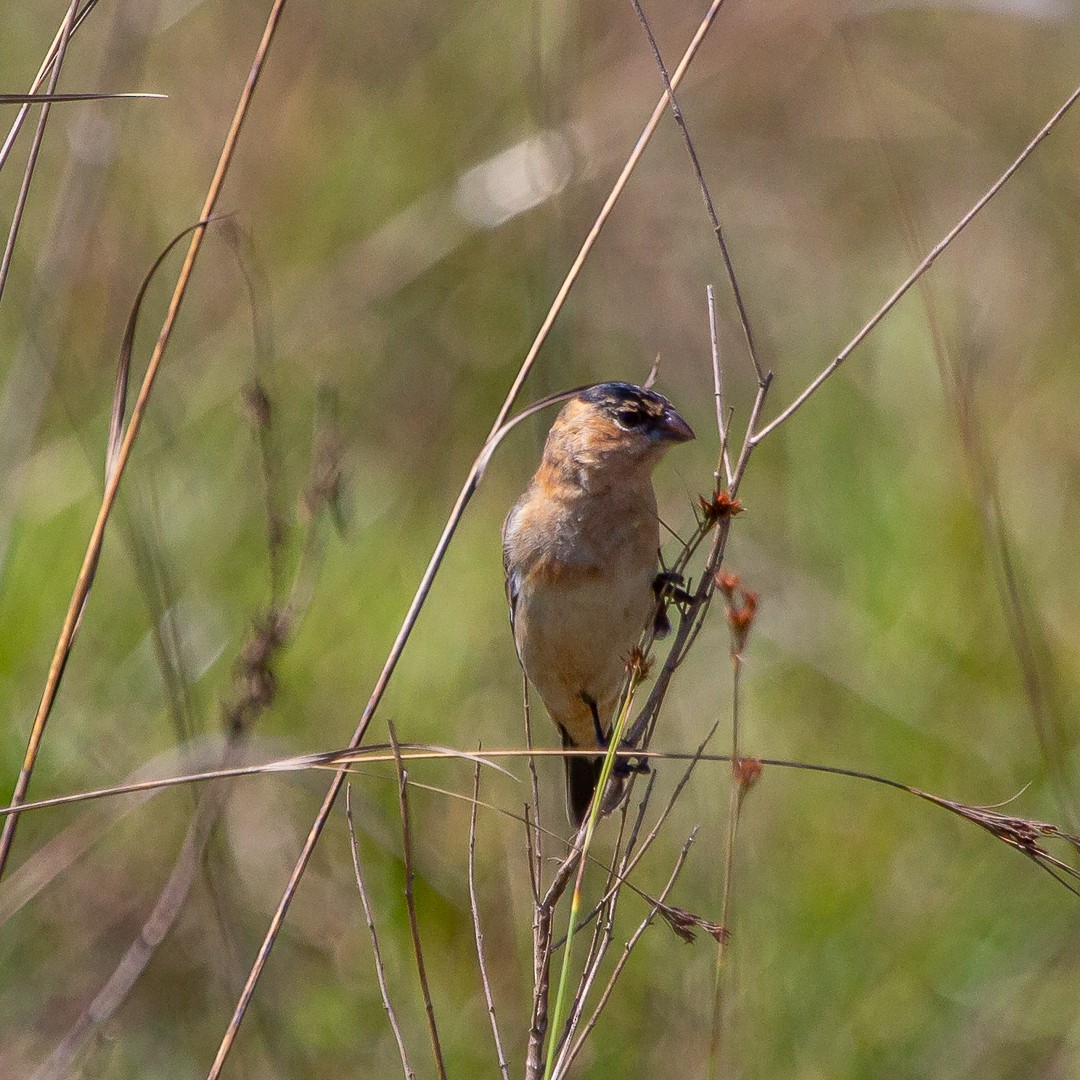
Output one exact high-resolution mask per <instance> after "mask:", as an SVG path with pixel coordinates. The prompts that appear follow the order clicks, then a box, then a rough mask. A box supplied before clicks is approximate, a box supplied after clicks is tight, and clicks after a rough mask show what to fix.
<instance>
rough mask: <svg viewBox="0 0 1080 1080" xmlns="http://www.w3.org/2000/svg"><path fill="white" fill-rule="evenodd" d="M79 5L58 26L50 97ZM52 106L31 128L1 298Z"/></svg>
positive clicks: (2, 264)
mask: <svg viewBox="0 0 1080 1080" xmlns="http://www.w3.org/2000/svg"><path fill="white" fill-rule="evenodd" d="M78 8H79V0H71V4H70V6H69V7H68V12H67V15H66V16H65V17H64V21H63V23H62V24H61V26H60V39H59V44H58V45H57V49H56V58H55V59H54V60H53V65H52V74H51V75H50V76H49V89H48V93H49V96H50V97H51V96H52V95H53V94H55V93H56V84H57V82H58V81H59V79H60V68H61V66H62V65H63V63H64V54H65V53H66V52H67V47H68V42H69V41H70V40H71V30H72V27H73V26H74V23H75V13H76V11H77V10H78ZM51 108H52V103H51V102H50V101H46V102H45V103H44V104H43V105H42V106H41V113H40V115H39V116H38V124H37V130H36V131H35V132H34V140H33V142H32V143H31V144H30V153H29V155H28V156H27V159H26V169H25V170H24V171H23V178H22V184H21V185H20V186H19V194H18V196H17V197H16V199H15V210H14V212H13V213H12V215H11V227H10V228H9V229H8V236H7V242H6V243H5V245H4V254H3V257H0V299H2V298H3V295H4V286H5V285H6V284H7V279H8V273H9V272H10V270H11V258H12V256H13V255H14V253H15V241H16V239H17V238H18V235H19V226H20V225H21V224H22V219H23V213H24V212H25V210H26V200H27V199H28V198H29V197H30V183H31V181H32V180H33V179H34V171H35V169H36V168H37V160H38V154H40V153H41V144H42V142H43V141H44V139H45V125H46V124H47V123H48V122H49V112H50V110H51Z"/></svg>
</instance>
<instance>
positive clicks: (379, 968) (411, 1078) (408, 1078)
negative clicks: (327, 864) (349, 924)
mask: <svg viewBox="0 0 1080 1080" xmlns="http://www.w3.org/2000/svg"><path fill="white" fill-rule="evenodd" d="M345 820H346V821H347V822H348V826H349V848H350V850H351V851H352V863H353V874H354V875H355V877H356V890H357V892H359V893H360V903H361V904H362V905H363V907H364V920H365V921H366V922H367V928H368V933H369V934H370V935H371V952H372V956H373V957H374V959H375V978H376V979H377V980H378V983H379V993H380V994H381V995H382V1002H383V1008H384V1009H385V1010H386V1017H387V1019H388V1020H389V1021H390V1030H391V1031H393V1033H394V1041H395V1042H396V1043H397V1048H398V1053H399V1054H400V1055H401V1069H402V1071H403V1072H404V1073H405V1080H416V1073H414V1072H413V1070H412V1066H411V1065H410V1064H409V1055H408V1053H407V1052H406V1050H405V1040H404V1039H403V1038H402V1036H401V1026H400V1025H399V1024H398V1019H397V1013H395V1012H394V1006H393V1005H392V1004H391V1003H390V992H389V990H388V989H387V986H386V969H385V968H384V967H383V962H382V953H381V952H380V951H379V935H378V934H377V933H376V931H375V916H374V915H372V913H371V904H370V903H369V902H368V894H367V889H366V888H365V887H364V875H363V874H362V873H361V872H360V845H359V844H358V843H357V840H356V827H355V826H354V824H353V812H352V785H351V784H346V785H345Z"/></svg>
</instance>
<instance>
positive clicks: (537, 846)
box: [521, 670, 544, 900]
mask: <svg viewBox="0 0 1080 1080" xmlns="http://www.w3.org/2000/svg"><path fill="white" fill-rule="evenodd" d="M521 699H522V709H523V711H524V714H525V745H526V746H527V747H528V748H529V749H530V750H532V748H533V737H532V709H531V707H530V705H529V677H528V676H527V675H526V674H525V672H524V670H522V672H521ZM528 762H529V783H530V785H531V788H532V815H533V821H534V822H535V823H536V833H535V835H534V836H533V837H532V839H531V841H530V843H529V847H530V849H531V852H532V860H533V865H532V866H531V867H530V872H531V874H532V878H533V882H534V885H533V897H534V899H537V900H539V898H540V881H541V878H542V875H543V865H544V845H543V836H542V835H541V833H540V778H539V776H538V775H537V773H536V758H535V756H534V755H532V754H530V755H529V757H528Z"/></svg>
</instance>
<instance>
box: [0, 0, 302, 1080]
mask: <svg viewBox="0 0 1080 1080" xmlns="http://www.w3.org/2000/svg"><path fill="white" fill-rule="evenodd" d="M284 8H285V0H274V5H273V8H272V9H271V11H270V14H269V16H268V18H267V22H266V27H265V29H264V31H263V36H262V40H261V41H260V42H259V47H258V49H257V50H256V53H255V59H254V61H253V63H252V65H251V69H250V71H249V73H248V78H247V82H246V84H245V85H244V89H243V90H242V91H241V94H240V99H239V101H238V102H237V106H236V111H235V112H234V114H233V119H232V123H231V124H230V126H229V131H228V134H227V135H226V137H225V144H224V146H223V147H222V150H221V155H220V157H219V158H218V163H217V168H216V169H215V171H214V176H213V179H212V180H211V181H210V187H209V189H208V190H207V193H206V199H205V200H204V202H203V208H202V212H201V213H200V214H199V220H200V221H206V220H207V219H208V218H210V217H211V216H212V214H213V212H214V207H215V206H216V205H217V200H218V196H219V195H220V193H221V188H222V185H223V184H224V182H225V176H226V174H227V172H228V170H229V165H230V163H231V161H232V156H233V151H234V150H235V149H236V143H237V139H238V138H239V135H240V128H241V126H242V124H243V122H244V118H245V117H246V116H247V111H248V107H249V106H250V103H251V98H252V95H253V94H254V92H255V87H256V85H257V84H258V81H259V75H260V74H261V72H262V67H263V63H264V62H265V60H266V56H267V53H268V52H269V49H270V43H271V41H272V40H273V37H274V32H275V30H276V29H277V26H278V23H279V22H280V19H281V14H282V12H283V10H284ZM205 235H206V226H205V225H202V226H200V227H199V228H197V229H196V230H195V232H194V233H193V234H192V237H191V243H190V244H189V246H188V251H187V256H186V257H185V259H184V264H183V266H182V267H181V269H180V274H179V276H178V277H177V281H176V286H175V288H174V289H173V294H172V298H171V299H170V301H169V308H168V311H167V312H166V315H165V319H164V322H163V323H162V327H161V332H160V333H159V335H158V339H157V342H156V344H155V345H154V349H153V352H152V353H151V355H150V360H149V362H148V364H147V368H146V375H145V376H144V378H143V383H142V387H141V388H140V390H139V396H138V398H137V399H136V401H135V406H134V408H133V409H132V411H131V420H130V421H129V423H128V427H127V432H126V434H125V436H124V440H123V442H122V444H121V446H120V450H119V452H118V454H117V457H116V462H115V465H114V468H113V470H112V471H111V473H110V474H109V479H108V481H107V483H106V485H105V493H104V496H103V497H102V501H101V508H100V510H99V511H98V516H97V520H96V521H95V523H94V528H93V531H92V532H91V534H90V540H89V542H88V544H87V547H86V554H85V555H84V557H83V563H82V567H81V569H80V570H79V576H78V580H77V581H76V584H75V590H74V592H73V594H72V597H71V603H70V604H69V606H68V611H67V616H66V617H65V619H64V626H63V629H62V630H61V631H60V637H59V640H58V641H57V643H56V649H55V651H54V653H53V659H52V663H51V664H50V665H49V674H48V677H47V679H46V682H45V689H44V691H43V693H42V696H41V701H40V703H39V705H38V709H37V713H36V715H35V717H34V723H33V726H32V728H31V731H30V737H29V740H28V742H27V747H26V755H25V757H24V759H23V764H22V768H21V769H20V771H19V777H18V780H17V781H16V784H15V791H14V793H13V795H12V797H11V806H12V807H16V808H17V807H18V805H19V804H20V803H22V802H23V801H24V799H25V797H26V791H27V788H28V787H29V786H30V777H31V775H32V774H33V771H34V764H35V763H36V761H37V756H38V751H39V750H40V748H41V739H42V736H43V734H44V731H45V725H46V722H47V721H48V718H49V713H50V712H51V710H52V706H53V702H54V701H55V700H56V693H57V690H58V689H59V686H60V679H61V677H62V676H63V673H64V666H65V664H66V663H67V658H68V654H69V653H70V651H71V646H72V642H73V641H74V637H75V628H76V624H77V622H78V619H79V615H80V613H81V612H82V608H83V604H84V602H85V600H86V597H87V594H88V593H89V591H90V585H91V582H92V579H93V576H94V570H95V568H96V566H97V561H98V557H99V555H100V553H101V546H102V543H103V542H104V539H105V525H106V523H107V522H108V519H109V515H110V513H111V512H112V508H113V504H114V503H115V501H116V495H117V492H118V490H119V488H120V481H121V479H122V478H123V475H124V469H125V468H126V466H127V463H128V459H129V458H130V456H131V451H132V447H133V446H134V444H135V439H136V437H137V436H138V434H139V430H140V428H141V426H142V421H143V416H144V415H145V413H146V408H147V405H148V404H149V401H150V392H151V390H152V389H153V386H154V380H155V378H156V377H157V373H158V369H159V368H160V366H161V361H162V359H163V357H164V355H165V350H166V348H167V347H168V344H169V339H170V338H171V336H172V331H173V328H174V327H175V325H176V319H177V317H178V315H179V314H180V306H181V304H182V303H183V299H184V296H185V294H186V293H187V287H188V282H189V281H190V280H191V273H192V271H193V269H194V267H195V260H196V257H197V256H198V254H199V249H200V248H201V247H202V240H203V237H204V236H205ZM17 824H18V814H17V812H16V813H13V814H11V815H10V816H8V818H7V820H6V821H5V822H4V828H3V832H2V833H0V876H2V875H3V872H4V867H5V866H6V864H7V860H8V856H9V855H10V853H11V844H12V841H13V840H14V837H15V828H16V826H17ZM216 1072H217V1068H216V1067H215V1070H214V1071H213V1072H212V1073H211V1075H216Z"/></svg>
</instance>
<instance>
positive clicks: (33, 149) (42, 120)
mask: <svg viewBox="0 0 1080 1080" xmlns="http://www.w3.org/2000/svg"><path fill="white" fill-rule="evenodd" d="M78 8H79V0H71V4H70V5H69V6H68V11H67V15H66V16H65V17H64V21H63V23H62V24H61V26H60V36H59V41H58V43H57V47H56V56H55V58H54V60H53V63H52V73H51V74H50V76H49V89H48V94H47V96H48V97H51V96H52V95H53V94H55V93H56V84H57V82H58V81H59V79H60V69H61V67H62V66H63V63H64V54H65V53H66V52H67V47H68V42H69V41H70V40H71V31H72V27H73V26H74V23H75V13H76V11H78ZM51 108H52V103H51V102H50V101H46V102H45V103H44V104H43V105H42V106H41V112H40V114H39V115H38V124H37V130H36V131H35V132H34V139H33V141H32V142H31V144H30V153H29V155H28V156H27V159H26V168H25V169H24V170H23V178H22V184H21V185H20V186H19V194H18V195H17V196H16V198H15V210H14V212H13V213H12V215H11V227H10V228H9V229H8V235H7V242H6V243H5V244H4V254H3V256H2V257H0V300H2V299H3V296H4V287H5V286H6V285H7V279H8V273H9V272H10V270H11V259H12V256H13V255H14V254H15V241H16V239H17V238H18V236H19V226H20V225H21V224H22V219H23V213H24V212H25V210H26V200H27V199H28V198H29V197H30V184H31V182H32V181H33V179H34V171H35V170H36V168H37V161H38V155H39V154H40V152H41V144H42V143H43V142H44V141H45V125H46V124H47V123H48V122H49V112H50V110H51ZM2 865H3V864H2V861H0V868H2Z"/></svg>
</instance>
